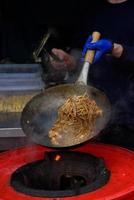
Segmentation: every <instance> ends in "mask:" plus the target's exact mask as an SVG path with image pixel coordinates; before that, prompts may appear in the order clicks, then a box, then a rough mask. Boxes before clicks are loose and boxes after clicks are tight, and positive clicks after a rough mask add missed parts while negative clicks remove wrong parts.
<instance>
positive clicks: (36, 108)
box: [21, 32, 111, 148]
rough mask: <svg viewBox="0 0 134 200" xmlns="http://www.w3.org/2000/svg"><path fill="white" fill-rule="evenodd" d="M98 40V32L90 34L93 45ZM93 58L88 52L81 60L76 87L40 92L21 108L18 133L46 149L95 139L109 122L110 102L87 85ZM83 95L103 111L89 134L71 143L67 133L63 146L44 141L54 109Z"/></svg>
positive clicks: (53, 120)
mask: <svg viewBox="0 0 134 200" xmlns="http://www.w3.org/2000/svg"><path fill="white" fill-rule="evenodd" d="M99 37H100V34H99V33H98V32H94V33H93V42H95V41H97V40H98V38H99ZM93 57H94V52H93V51H91V50H88V51H87V53H86V56H85V61H84V65H83V68H82V71H81V73H80V76H79V78H78V79H77V82H76V83H74V84H63V85H58V86H54V87H51V88H48V89H46V90H45V91H44V92H42V93H40V94H38V95H37V96H35V97H33V98H32V99H31V100H30V101H29V102H28V104H27V105H26V106H25V108H24V110H23V112H22V115H21V125H22V129H23V131H24V133H25V134H26V135H27V136H28V137H30V138H31V139H32V140H33V141H34V142H35V143H37V144H40V145H44V146H48V147H57V148H59V147H71V146H74V145H77V144H80V143H83V142H85V141H87V140H90V139H91V138H93V137H96V136H97V135H98V134H99V132H100V131H101V130H102V129H103V128H104V127H105V126H106V124H107V123H108V121H109V119H110V112H111V105H110V102H109V100H108V98H107V97H106V95H105V94H104V93H103V92H102V91H100V90H98V89H97V88H94V87H92V86H89V85H87V76H88V70H89V67H90V64H91V63H92V61H93ZM85 93H87V94H88V96H89V97H90V98H91V99H93V100H95V102H96V103H97V105H98V106H99V107H100V108H101V109H102V111H103V114H102V116H101V117H98V118H97V120H96V124H95V129H94V131H93V133H92V134H89V136H87V137H86V138H84V139H82V140H79V141H77V142H75V143H73V139H74V137H75V136H74V135H73V136H72V135H70V133H68V137H66V139H67V138H69V141H70V143H69V144H68V145H67V146H65V145H62V144H60V145H55V144H53V143H52V142H51V140H50V138H49V137H48V132H49V129H50V128H51V127H52V125H53V123H54V122H55V121H56V119H57V113H58V112H57V111H58V108H59V107H60V106H61V105H62V104H63V103H64V102H65V100H66V99H67V98H69V97H70V96H74V95H84V94H85ZM76 133H77V130H76ZM63 138H64V137H63ZM64 139H65V138H64Z"/></svg>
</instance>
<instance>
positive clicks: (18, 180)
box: [0, 144, 134, 200]
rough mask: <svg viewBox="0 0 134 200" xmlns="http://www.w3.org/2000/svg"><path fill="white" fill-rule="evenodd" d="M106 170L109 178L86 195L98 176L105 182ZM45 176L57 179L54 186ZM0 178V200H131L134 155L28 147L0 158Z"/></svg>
mask: <svg viewBox="0 0 134 200" xmlns="http://www.w3.org/2000/svg"><path fill="white" fill-rule="evenodd" d="M44 154H45V156H44ZM79 156H80V157H79ZM89 159H90V162H89ZM70 160H71V165H70ZM87 160H88V162H87ZM62 161H64V162H62ZM91 161H92V162H91ZM60 162H61V163H63V164H64V166H65V164H66V167H61V166H60ZM66 162H69V164H68V165H67V163H66ZM82 162H83V164H82ZM85 162H86V165H85ZM48 163H49V164H48ZM50 163H51V165H50ZM73 163H74V164H73ZM91 163H92V165H90V164H91ZM102 163H105V166H103V165H102ZM78 164H79V165H80V166H79V167H78ZM58 166H60V168H58ZM68 166H71V168H68ZM98 166H102V168H101V167H100V168H98ZM74 167H75V169H74ZM50 168H54V169H56V171H55V170H54V171H53V170H51V169H50ZM87 169H89V170H87ZM66 170H67V171H66ZM105 170H106V172H108V173H106V174H107V175H108V176H106V179H105V180H104V179H103V180H104V182H103V183H102V185H101V186H100V185H99V186H95V187H94V188H93V190H92V191H91V190H90V191H88V190H87V188H89V187H90V186H91V184H93V183H94V182H95V180H97V179H98V178H99V174H100V175H102V177H103V178H104V174H105V173H104V171H105ZM50 171H51V172H52V173H50ZM93 172H95V173H93ZM109 172H110V174H109ZM46 174H47V176H46ZM48 175H49V176H50V177H51V178H53V177H54V180H55V179H56V180H55V184H54V182H53V181H54V180H53V181H52V179H51V178H50V179H49V178H48ZM0 177H1V178H0V191H1V192H0V199H1V200H14V199H19V200H35V199H36V200H43V199H44V200H45V199H46V200H48V199H49V200H64V199H66V200H72V199H73V200H75V199H77V200H87V199H93V200H98V199H99V200H104V199H107V200H133V197H134V153H133V152H131V151H128V150H126V149H122V148H119V147H116V146H110V145H102V144H86V145H82V146H81V147H77V148H74V149H72V150H68V151H67V152H64V151H63V152H61V151H59V150H52V149H49V148H46V147H43V146H38V145H34V146H28V147H24V148H20V149H16V150H12V151H8V152H6V153H1V154H0ZM57 177H60V178H59V179H57ZM38 180H40V181H41V182H39V181H38ZM50 180H51V181H50ZM87 180H88V181H89V182H88V181H87ZM100 180H102V179H98V182H100ZM91 187H92V186H91ZM85 188H86V189H85ZM72 190H73V193H71V192H72ZM60 195H61V196H60Z"/></svg>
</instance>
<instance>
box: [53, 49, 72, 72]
mask: <svg viewBox="0 0 134 200" xmlns="http://www.w3.org/2000/svg"><path fill="white" fill-rule="evenodd" d="M52 53H53V54H54V55H55V56H56V57H57V58H58V59H59V60H52V61H51V64H52V66H53V67H54V68H55V69H57V70H60V69H66V68H68V69H73V68H74V67H75V66H76V61H75V59H74V57H73V56H71V55H69V54H68V53H66V52H65V51H63V50H61V49H55V48H54V49H52Z"/></svg>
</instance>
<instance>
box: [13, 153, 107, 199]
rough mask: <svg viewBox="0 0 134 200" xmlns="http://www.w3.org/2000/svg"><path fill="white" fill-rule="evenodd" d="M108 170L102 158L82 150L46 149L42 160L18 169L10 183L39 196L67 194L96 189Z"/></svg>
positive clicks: (64, 195)
mask: <svg viewBox="0 0 134 200" xmlns="http://www.w3.org/2000/svg"><path fill="white" fill-rule="evenodd" d="M109 177H110V172H109V171H108V170H107V169H106V168H105V164H104V161H103V159H101V158H97V157H95V156H93V155H90V154H87V153H81V152H72V151H65V152H63V151H58V152H55V151H53V152H48V153H46V154H45V158H44V159H43V160H41V161H36V162H34V163H30V164H27V165H25V166H23V167H20V168H19V169H17V170H16V171H15V172H14V173H13V175H12V177H11V185H12V187H13V188H14V189H15V190H17V191H19V192H22V193H24V194H28V195H32V196H38V197H67V196H75V195H79V194H83V193H87V192H91V191H94V190H96V189H97V188H99V187H102V186H103V185H105V184H106V183H107V181H108V180H109Z"/></svg>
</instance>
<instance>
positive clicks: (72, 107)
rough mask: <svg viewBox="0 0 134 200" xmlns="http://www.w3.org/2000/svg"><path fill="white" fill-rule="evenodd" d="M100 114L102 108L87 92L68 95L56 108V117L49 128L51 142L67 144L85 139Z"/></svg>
mask: <svg viewBox="0 0 134 200" xmlns="http://www.w3.org/2000/svg"><path fill="white" fill-rule="evenodd" d="M101 115H102V109H100V108H99V107H98V105H97V104H96V102H95V101H94V100H93V99H91V98H89V97H88V95H87V94H85V95H83V96H75V95H74V96H71V97H69V98H68V99H66V101H65V102H64V104H63V105H62V106H61V107H60V108H59V109H58V118H57V120H56V121H55V123H54V124H53V126H52V127H51V129H50V130H49V138H50V140H51V142H52V144H54V145H57V146H58V145H62V146H68V145H70V144H71V145H74V144H76V143H80V142H82V141H85V140H86V138H87V137H89V136H90V135H92V134H93V132H94V128H95V123H96V119H97V118H98V117H99V116H101Z"/></svg>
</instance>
